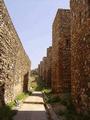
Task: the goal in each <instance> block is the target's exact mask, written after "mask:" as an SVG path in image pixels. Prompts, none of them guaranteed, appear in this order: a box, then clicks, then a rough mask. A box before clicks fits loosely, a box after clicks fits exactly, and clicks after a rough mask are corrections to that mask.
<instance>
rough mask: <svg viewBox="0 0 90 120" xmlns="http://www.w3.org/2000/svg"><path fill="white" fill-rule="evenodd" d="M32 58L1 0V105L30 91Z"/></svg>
mask: <svg viewBox="0 0 90 120" xmlns="http://www.w3.org/2000/svg"><path fill="white" fill-rule="evenodd" d="M30 66H31V63H30V60H29V58H28V56H27V55H26V53H25V51H24V48H23V46H22V44H21V42H20V39H19V37H18V35H17V33H16V31H15V28H14V26H13V23H12V21H11V19H10V17H9V14H8V11H7V9H6V7H5V4H4V2H3V0H0V106H2V105H4V104H5V103H8V102H10V101H12V100H14V99H15V97H16V96H17V95H18V94H20V93H21V92H23V91H24V92H26V91H28V81H29V76H30Z"/></svg>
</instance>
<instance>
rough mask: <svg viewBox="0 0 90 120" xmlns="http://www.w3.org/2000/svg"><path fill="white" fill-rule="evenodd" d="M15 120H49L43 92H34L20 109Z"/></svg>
mask: <svg viewBox="0 0 90 120" xmlns="http://www.w3.org/2000/svg"><path fill="white" fill-rule="evenodd" d="M14 120H48V117H47V113H46V109H45V107H44V101H43V96H42V93H41V92H33V94H32V95H31V96H29V97H28V98H27V99H26V100H25V101H24V102H23V104H22V106H21V108H19V110H18V113H17V114H16V116H14Z"/></svg>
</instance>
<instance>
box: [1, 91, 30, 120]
mask: <svg viewBox="0 0 90 120" xmlns="http://www.w3.org/2000/svg"><path fill="white" fill-rule="evenodd" d="M28 95H31V93H30V92H28V93H21V94H19V95H18V96H17V97H16V98H15V99H16V100H18V101H21V100H24V99H25V98H26V97H27V96H28ZM15 105H16V104H15V102H14V101H12V102H10V103H8V104H7V105H6V106H3V107H1V108H0V120H12V118H13V116H14V115H15V114H16V113H17V111H15V110H12V108H13V107H14V106H15Z"/></svg>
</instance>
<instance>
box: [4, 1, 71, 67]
mask: <svg viewBox="0 0 90 120" xmlns="http://www.w3.org/2000/svg"><path fill="white" fill-rule="evenodd" d="M4 1H5V4H6V6H7V9H8V12H9V14H10V16H11V19H12V22H13V24H14V26H15V29H16V31H17V33H18V35H19V37H20V40H21V42H22V44H23V47H24V49H25V51H26V53H27V55H28V56H29V58H30V60H31V62H32V69H35V68H37V66H38V64H39V63H40V61H41V60H42V58H43V57H44V56H46V52H47V51H46V49H47V48H48V47H49V46H51V45H52V23H53V21H54V18H55V15H56V12H57V10H58V8H63V9H64V8H65V9H68V8H69V0H4Z"/></svg>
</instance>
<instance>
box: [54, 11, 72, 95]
mask: <svg viewBox="0 0 90 120" xmlns="http://www.w3.org/2000/svg"><path fill="white" fill-rule="evenodd" d="M52 29H53V32H52V37H53V38H52V90H53V92H55V93H62V92H64V91H67V89H70V80H71V77H70V76H71V74H70V73H71V71H70V63H71V60H70V10H64V9H59V10H58V12H57V14H56V17H55V20H54V23H53V28H52Z"/></svg>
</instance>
